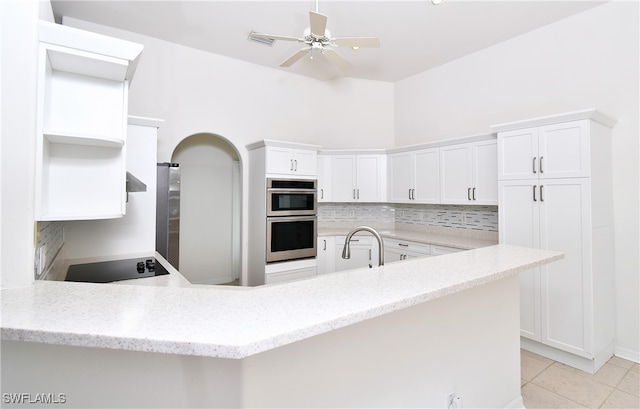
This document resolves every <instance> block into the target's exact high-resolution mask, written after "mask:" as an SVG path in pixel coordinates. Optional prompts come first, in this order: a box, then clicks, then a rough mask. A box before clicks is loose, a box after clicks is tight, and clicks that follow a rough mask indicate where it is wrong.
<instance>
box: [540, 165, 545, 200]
mask: <svg viewBox="0 0 640 409" xmlns="http://www.w3.org/2000/svg"><path fill="white" fill-rule="evenodd" d="M540 159H542V158H540ZM540 163H542V162H540ZM540 173H542V170H541V171H540ZM543 187H544V185H540V201H541V202H544V197H543V196H542V188H543Z"/></svg>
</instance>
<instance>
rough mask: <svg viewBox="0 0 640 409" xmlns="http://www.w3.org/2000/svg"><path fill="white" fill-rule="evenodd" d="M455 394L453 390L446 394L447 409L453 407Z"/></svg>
mask: <svg viewBox="0 0 640 409" xmlns="http://www.w3.org/2000/svg"><path fill="white" fill-rule="evenodd" d="M455 395H456V394H455V393H454V392H449V394H448V395H447V409H453V407H454V406H453V404H454V398H455Z"/></svg>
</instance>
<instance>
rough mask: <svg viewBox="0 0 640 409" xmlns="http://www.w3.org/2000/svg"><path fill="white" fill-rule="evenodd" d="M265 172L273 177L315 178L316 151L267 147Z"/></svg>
mask: <svg viewBox="0 0 640 409" xmlns="http://www.w3.org/2000/svg"><path fill="white" fill-rule="evenodd" d="M266 154H267V158H266V161H267V162H266V172H267V174H273V175H300V176H316V174H317V151H315V150H307V149H292V148H286V147H279V146H267V151H266Z"/></svg>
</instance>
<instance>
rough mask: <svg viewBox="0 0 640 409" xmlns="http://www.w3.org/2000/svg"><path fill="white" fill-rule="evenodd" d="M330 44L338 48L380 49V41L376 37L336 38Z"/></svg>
mask: <svg viewBox="0 0 640 409" xmlns="http://www.w3.org/2000/svg"><path fill="white" fill-rule="evenodd" d="M331 42H332V43H333V44H335V45H337V46H340V47H380V39H378V38H376V37H337V38H332V39H331Z"/></svg>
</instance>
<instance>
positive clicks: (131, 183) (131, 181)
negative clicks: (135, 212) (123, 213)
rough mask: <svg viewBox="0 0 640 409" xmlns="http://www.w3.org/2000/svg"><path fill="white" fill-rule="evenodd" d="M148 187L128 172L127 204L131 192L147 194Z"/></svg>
mask: <svg viewBox="0 0 640 409" xmlns="http://www.w3.org/2000/svg"><path fill="white" fill-rule="evenodd" d="M146 191H147V185H145V184H144V182H143V181H141V180H140V179H138V178H137V177H135V176H133V175H132V174H131V173H129V172H127V198H126V200H125V201H126V202H129V192H146Z"/></svg>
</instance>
